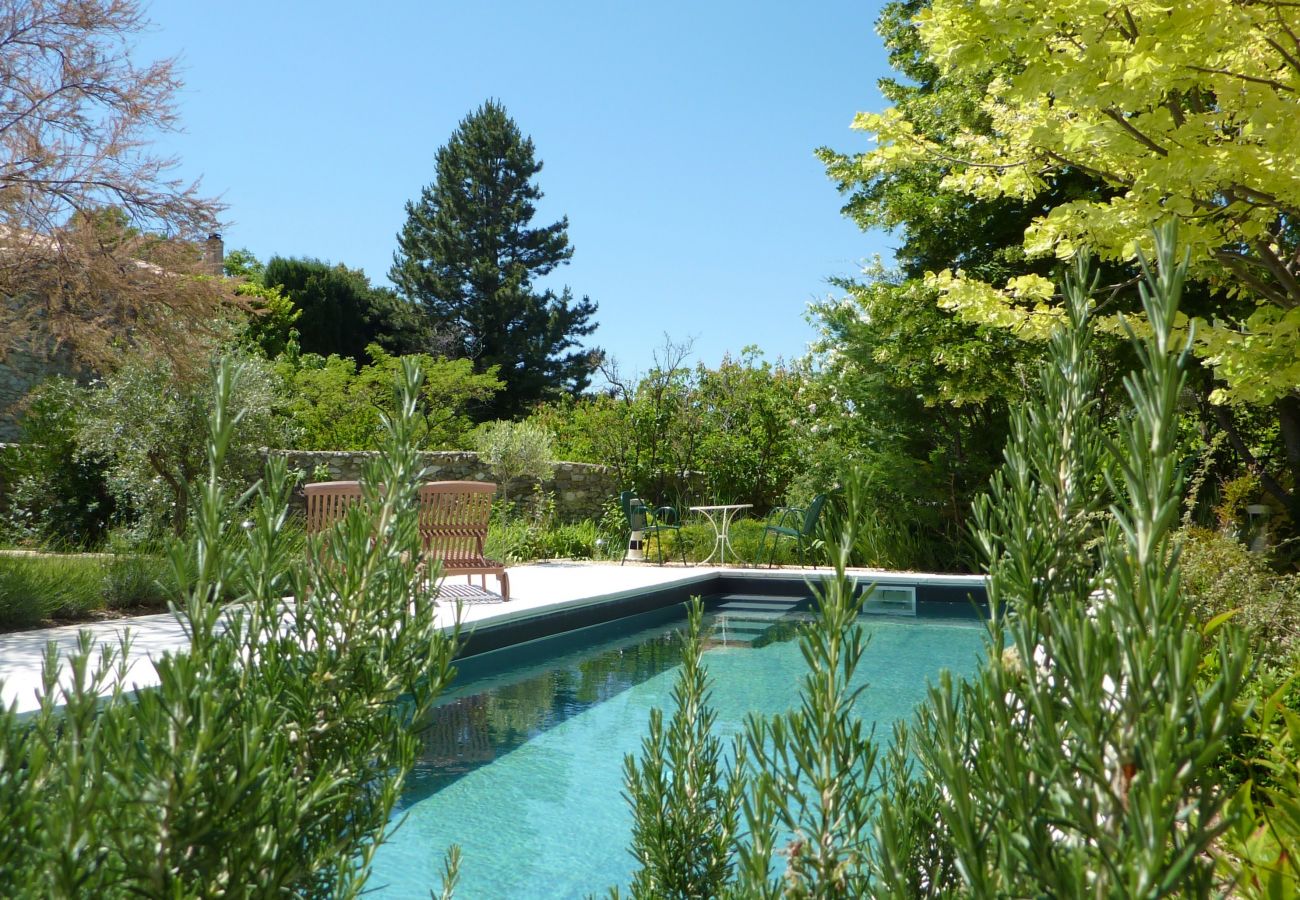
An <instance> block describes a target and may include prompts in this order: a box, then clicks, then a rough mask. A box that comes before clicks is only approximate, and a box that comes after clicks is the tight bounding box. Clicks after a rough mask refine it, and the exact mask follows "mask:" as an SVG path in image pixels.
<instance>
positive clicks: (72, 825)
mask: <svg viewBox="0 0 1300 900" xmlns="http://www.w3.org/2000/svg"><path fill="white" fill-rule="evenodd" d="M238 378H239V374H238V372H236V371H235V370H232V369H231V368H230V367H227V366H225V365H223V366H222V367H221V369H220V371H219V372H218V375H217V378H216V386H215V392H216V398H215V400H214V402H213V403H212V409H213V415H212V420H211V425H212V427H211V431H210V432H209V446H208V468H207V473H206V475H205V476H204V477H203V479H202V481H201V483H200V486H199V488H198V491H197V493H198V502H197V505H196V509H195V515H194V527H193V538H192V541H191V542H190V544H189V546H188V547H184V548H178V549H177V551H176V552H175V553H174V554H173V557H172V563H173V567H174V570H175V573H176V579H177V581H178V583H179V584H180V586H181V588H180V592H179V594H178V595H176V607H177V612H178V614H179V615H180V616H181V618H182V619H183V620H184V622H185V625H186V628H187V630H188V632H189V635H190V638H191V641H190V647H189V649H188V650H187V651H185V652H179V653H169V654H165V655H163V656H162V657H160V658H158V659H156V660H155V661H154V663H155V665H156V667H157V670H158V675H159V679H160V684H159V686H158V687H157V688H155V689H150V690H143V691H140V692H138V693H135V694H134V695H131V694H128V693H126V689H125V684H126V682H127V677H126V659H125V650H124V649H112V648H110V649H106V650H103V651H102V652H100V651H96V650H94V649H93V648H92V646H91V643H90V640H89V636H86V637H83V640H82V645H81V649H80V650H79V651H78V652H77V653H75V654H73V655H72V656H71V657H70V658H69V659H68V660H67V661H66V665H67V668H68V675H67V677H59V676H58V662H59V661H58V660H57V659H56V657H55V655H54V651H53V650H51V655H50V657H49V658H48V661H47V664H46V669H45V685H44V693H43V696H42V703H41V707H40V709H39V710H38V711H37V712H35V713H34V714H32V715H31V716H30V717H28V718H25V719H21V720H20V719H19V717H18V716H17V715H16V714H15V713H14V712H12V711H10V710H3V711H0V817H2V821H0V827H2V828H3V832H4V835H5V839H4V841H3V842H0V890H2V891H3V892H4V893H5V894H6V896H13V897H28V896H31V897H36V896H40V897H49V896H56V897H73V896H96V897H125V896H174V897H191V896H213V895H223V896H230V895H244V894H246V893H247V892H249V891H250V890H252V891H255V892H257V893H259V894H262V893H277V894H286V895H294V896H313V897H326V896H328V897H355V896H358V895H359V894H360V892H361V889H362V887H363V885H364V881H365V877H366V874H367V871H368V868H369V865H370V860H371V858H372V855H373V853H374V849H375V847H376V845H377V844H378V842H379V841H380V840H381V839H382V838H383V835H384V834H385V832H386V831H387V829H388V828H389V827H390V826H389V821H390V816H391V814H392V811H393V808H394V804H395V803H396V800H397V796H398V791H399V789H400V786H401V782H402V779H403V777H404V776H405V773H406V772H407V771H409V769H410V766H411V765H412V762H413V760H414V758H415V742H414V740H413V737H412V732H411V725H412V723H415V722H419V721H420V720H421V718H422V717H423V716H425V715H426V714H427V713H428V712H429V710H430V709H431V705H432V702H433V698H434V695H435V694H436V693H437V692H438V690H440V689H441V687H442V686H443V685H444V684H445V683H446V682H447V680H448V678H449V676H450V671H451V670H450V659H451V655H452V652H453V645H454V642H455V638H454V636H450V635H447V634H444V633H443V632H441V631H440V630H439V628H438V627H437V625H436V623H435V621H434V611H433V603H432V598H431V597H430V596H429V595H428V592H427V590H426V589H425V587H424V586H423V584H422V582H421V580H420V579H419V578H417V566H418V559H419V552H418V550H419V546H420V538H419V533H418V528H417V522H416V518H417V515H416V505H415V497H414V488H413V487H412V485H413V484H414V483H415V482H416V481H417V480H418V474H419V466H418V464H417V462H416V457H415V455H414V449H413V447H412V445H411V440H410V439H411V436H412V429H413V426H414V412H415V396H416V391H417V385H418V372H417V371H416V369H415V367H414V366H410V365H408V366H404V367H403V384H402V401H401V402H400V403H399V404H398V410H399V414H398V416H396V417H394V418H393V419H392V420H391V437H390V440H389V441H388V442H387V444H386V445H385V447H384V448H383V451H382V453H381V455H380V459H379V460H378V461H377V462H375V463H374V464H373V465H371V466H370V467H369V469H368V471H367V472H366V475H365V479H364V483H365V485H366V499H365V502H364V504H363V505H362V506H360V507H358V508H357V509H355V510H354V511H353V512H352V513H350V514H349V516H348V517H347V519H346V520H345V521H344V522H342V523H340V524H339V525H338V526H336V527H335V528H334V529H333V531H332V533H331V534H330V535H328V538H327V539H325V540H323V541H320V542H318V543H316V544H315V545H314V548H313V549H314V551H315V552H313V553H311V554H303V553H302V552H301V544H300V543H299V542H297V541H295V540H293V539H292V532H291V531H287V530H286V529H285V523H286V520H287V513H286V501H287V497H288V493H289V489H290V486H291V485H290V481H289V479H288V477H287V474H286V471H285V468H284V466H283V464H282V463H281V462H273V463H272V464H271V465H270V466H269V470H268V480H267V483H266V484H265V486H264V487H262V488H261V489H259V491H258V492H257V495H256V497H255V499H254V501H253V504H252V507H251V508H249V509H244V510H241V509H235V508H232V506H231V500H230V498H229V497H228V496H227V495H226V493H225V491H224V489H223V488H222V477H221V473H222V472H224V471H225V470H226V468H227V465H226V461H225V459H224V456H225V454H226V453H227V452H228V450H229V449H230V448H231V447H232V446H233V444H234V442H235V440H236V424H237V421H238V419H239V415H238V414H237V412H236V409H235V408H234V404H233V398H234V397H236V396H239V393H240V392H239V390H238V388H237V383H238ZM380 485H382V486H383V487H382V488H381V487H380ZM245 516H247V523H248V527H247V528H240V527H239V526H238V525H237V524H235V523H237V522H239V521H240V519H243V518H244V517H245ZM231 531H233V532H234V533H235V535H237V536H238V537H237V538H236V539H234V540H231V539H229V532H231ZM231 586H236V589H237V590H238V593H239V596H238V597H237V598H236V599H235V602H234V604H233V605H232V606H231V607H227V608H226V610H229V612H230V615H229V616H225V617H224V622H223V621H222V620H223V615H224V613H225V612H226V610H223V608H222V606H221V605H220V604H217V603H214V602H213V599H212V598H213V597H214V596H219V595H221V594H223V593H224V592H225V590H226V589H227V588H228V587H231ZM286 594H292V595H293V596H294V597H295V598H296V599H295V600H294V602H292V603H290V604H287V605H286V604H285V603H284V600H283V598H284V596H285V595H286ZM101 695H102V696H101ZM449 864H450V868H449V880H451V881H454V870H455V860H454V858H453V859H452V860H449Z"/></svg>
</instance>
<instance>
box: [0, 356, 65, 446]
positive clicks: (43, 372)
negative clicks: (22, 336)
mask: <svg viewBox="0 0 1300 900" xmlns="http://www.w3.org/2000/svg"><path fill="white" fill-rule="evenodd" d="M76 374H77V369H76V366H75V365H74V364H73V362H72V357H71V354H69V353H68V351H67V350H66V349H63V350H59V351H55V352H50V353H46V352H42V351H33V350H32V349H31V348H30V346H29V345H27V344H21V345H19V346H16V347H9V348H5V352H4V355H3V356H0V441H13V440H17V439H18V438H19V437H20V436H21V429H20V428H19V427H18V414H19V406H20V405H21V403H22V401H23V399H24V398H25V397H26V396H27V392H28V391H30V390H31V389H32V388H34V387H36V386H37V385H38V384H40V383H41V382H43V381H45V380H46V379H48V378H51V377H53V376H55V375H65V376H69V377H73V376H75V375H76Z"/></svg>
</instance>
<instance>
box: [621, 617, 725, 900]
mask: <svg viewBox="0 0 1300 900" xmlns="http://www.w3.org/2000/svg"><path fill="white" fill-rule="evenodd" d="M703 616H704V613H703V607H702V605H701V604H700V600H699V598H698V597H696V598H694V600H693V601H692V603H691V606H690V608H689V610H688V624H687V630H686V632H685V633H684V634H683V635H682V666H681V673H680V674H679V675H678V677H677V683H676V685H674V687H673V694H672V698H673V715H672V719H671V720H670V721H669V723H668V725H667V727H666V728H665V726H664V718H663V713H662V712H661V711H660V710H658V709H653V710H651V711H650V726H649V734H648V735H647V736H646V737H645V738H644V739H643V740H642V742H641V756H640V758H639V759H638V758H637V757H636V756H633V755H632V754H628V755H627V757H626V758H625V759H624V763H623V769H624V773H625V775H624V778H625V782H626V785H627V795H626V796H627V799H628V803H629V804H630V805H631V807H632V846H631V848H630V849H631V852H632V855H633V856H634V857H635V858H636V860H637V863H638V865H639V868H638V869H637V871H636V874H635V875H634V876H633V878H632V896H633V897H637V898H646V900H657V898H682V900H688V898H697V897H717V896H720V895H721V894H722V893H723V890H724V888H725V887H726V886H727V884H728V882H729V880H730V879H731V876H732V871H733V869H734V866H735V848H734V842H735V841H736V838H737V836H738V832H739V826H740V803H741V798H742V796H743V792H744V780H743V778H740V777H734V773H735V772H736V771H738V770H742V769H743V768H744V765H745V761H744V755H743V753H742V754H740V755H739V756H738V757H737V758H736V759H735V760H733V761H731V763H730V765H728V764H726V763H725V762H724V757H723V747H722V741H721V740H719V739H718V738H717V737H716V736H714V735H713V733H712V731H713V725H714V722H715V721H716V719H717V713H716V712H715V711H714V710H713V708H712V707H711V706H710V705H709V699H710V698H709V694H710V685H709V678H708V675H707V673H706V672H705V669H704V662H703V656H704V642H705V640H706V638H707V634H706V633H705V632H704V629H703V626H702V624H701V623H702V620H703Z"/></svg>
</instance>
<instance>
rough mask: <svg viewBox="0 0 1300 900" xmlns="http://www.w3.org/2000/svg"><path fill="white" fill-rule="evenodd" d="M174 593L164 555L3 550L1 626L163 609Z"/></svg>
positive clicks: (1, 559) (0, 605) (0, 593)
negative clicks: (100, 613) (95, 614)
mask: <svg viewBox="0 0 1300 900" xmlns="http://www.w3.org/2000/svg"><path fill="white" fill-rule="evenodd" d="M173 596H175V581H174V579H173V578H172V577H171V571H170V567H169V566H168V564H167V561H166V559H165V558H163V557H161V556H151V555H146V554H140V553H129V554H111V555H110V554H102V555H101V554H52V553H32V554H0V629H4V628H24V627H28V626H32V625H37V624H39V623H41V622H43V621H45V620H48V619H62V620H73V621H76V620H80V619H85V618H87V617H89V616H90V615H91V614H93V613H96V612H101V611H110V610H111V611H118V612H137V613H139V612H161V611H162V610H165V609H166V608H167V600H168V598H169V597H173Z"/></svg>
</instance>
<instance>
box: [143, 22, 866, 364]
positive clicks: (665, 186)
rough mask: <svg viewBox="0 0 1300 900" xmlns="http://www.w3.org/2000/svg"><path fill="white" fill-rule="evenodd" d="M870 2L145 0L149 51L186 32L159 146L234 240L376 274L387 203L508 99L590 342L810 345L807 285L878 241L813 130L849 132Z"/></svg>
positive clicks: (814, 289)
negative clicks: (483, 107)
mask: <svg viewBox="0 0 1300 900" xmlns="http://www.w3.org/2000/svg"><path fill="white" fill-rule="evenodd" d="M879 5H880V4H879V3H878V2H867V3H847V2H827V3H820V4H815V5H814V4H807V5H805V4H792V3H739V2H725V3H724V2H707V3H693V4H692V3H679V2H671V3H662V2H661V3H657V4H646V3H635V4H634V3H628V2H618V0H605V2H581V3H571V2H556V3H549V4H545V3H536V2H522V0H515V2H505V0H462V2H457V3H452V2H442V0H436V2H434V0H431V2H423V3H421V2H387V0H376V2H371V3H355V2H282V0H263V2H260V3H252V2H244V0H227V2H221V3H195V2H193V0H155V2H153V3H152V4H151V5H150V6H149V13H150V16H151V18H152V20H153V22H154V27H153V29H152V31H151V32H150V33H149V34H148V35H147V36H146V37H145V38H144V39H143V40H141V42H140V45H139V52H140V55H141V56H142V57H145V56H148V57H150V58H153V57H157V56H165V55H172V54H179V56H180V58H181V65H182V76H183V78H184V80H185V88H184V90H183V91H182V93H181V94H180V97H179V101H180V112H181V119H182V124H183V127H184V133H183V134H177V135H168V136H166V137H165V138H164V139H163V140H162V142H161V145H162V148H163V149H164V151H166V152H169V153H174V154H176V155H177V156H179V157H180V159H181V161H182V165H181V168H180V170H179V172H180V174H181V175H183V176H185V177H188V178H193V177H198V176H202V178H203V186H204V188H205V190H206V191H207V192H209V193H211V194H215V195H219V196H221V197H222V198H223V199H224V201H225V202H226V203H227V204H228V205H229V210H228V212H227V214H226V216H227V219H228V220H229V222H230V224H229V226H228V227H227V229H226V231H225V237H226V246H227V248H233V247H248V248H249V249H251V250H252V251H254V252H255V253H256V254H257V255H258V256H260V257H262V258H263V259H265V258H268V257H270V256H272V255H275V254H280V255H291V256H313V257H318V258H321V259H326V260H329V261H331V262H344V263H347V264H348V265H350V266H354V267H360V268H363V269H365V271H366V273H367V274H368V275H370V276H371V278H372V279H373V280H375V281H376V282H378V283H387V281H386V273H387V271H388V267H389V265H390V264H391V261H392V253H393V249H394V246H395V240H394V236H395V234H396V233H397V231H398V229H399V228H400V227H401V224H402V222H403V220H404V218H405V212H404V209H403V206H404V204H405V202H406V201H407V200H408V199H411V198H413V197H415V196H417V195H418V193H419V191H420V189H421V188H422V187H423V186H424V185H425V184H427V183H429V182H430V181H431V180H432V179H433V176H434V168H433V155H434V152H435V151H436V150H437V148H438V147H439V146H440V145H442V144H443V143H444V142H445V141H446V140H447V138H448V136H449V135H450V134H451V132H452V130H453V129H454V128H455V127H456V125H457V123H458V122H459V121H460V120H461V118H462V117H464V116H465V114H466V113H468V112H470V111H471V110H473V109H475V108H476V107H478V105H479V104H480V103H482V101H483V100H485V99H487V98H489V97H493V98H497V99H499V100H501V101H502V102H503V103H504V104H505V107H506V109H507V111H508V112H509V113H510V114H511V115H512V116H513V117H514V119H515V120H516V121H517V122H518V123H519V126H520V128H521V129H522V130H523V131H524V133H525V134H528V135H531V137H532V138H533V141H534V143H535V144H536V147H537V154H538V156H539V157H540V158H541V159H542V160H543V161H544V163H545V168H544V169H543V170H542V172H541V174H540V175H539V176H538V184H539V185H540V187H541V189H542V190H543V191H544V192H545V194H546V196H545V198H544V199H543V201H542V203H541V206H540V211H539V216H538V221H539V222H550V221H553V220H554V219H555V218H558V217H559V216H561V215H567V216H568V217H569V224H570V229H569V236H570V239H571V242H572V244H573V246H574V248H575V253H574V257H573V261H572V263H571V264H570V265H568V266H566V267H563V268H562V269H560V270H559V271H558V272H557V273H556V274H555V275H553V276H552V277H551V278H550V279H548V281H547V282H546V283H547V284H548V285H549V286H555V287H558V286H560V285H562V284H568V285H570V286H571V287H572V288H573V291H574V293H575V294H577V295H583V294H588V295H590V296H591V298H592V299H593V300H595V301H596V302H597V303H598V304H599V305H600V310H599V313H598V314H597V319H598V321H599V323H600V328H599V329H598V330H597V332H596V333H595V334H594V335H593V336H592V338H591V342H592V343H594V344H596V345H598V346H601V347H603V348H605V349H606V350H607V351H608V352H609V353H610V354H611V355H612V356H613V357H614V358H615V359H617V360H618V361H619V362H620V365H621V367H622V368H623V370H624V371H625V372H626V371H638V370H642V371H643V370H644V369H645V368H646V367H647V366H648V365H649V364H650V361H651V358H652V357H651V354H652V352H653V351H654V349H655V348H656V347H658V346H660V345H661V344H662V343H663V336H664V334H665V333H667V334H669V335H671V336H672V337H673V338H674V339H675V340H678V341H680V340H683V339H688V338H690V339H694V346H695V355H696V358H698V359H699V360H702V361H703V362H705V363H708V364H710V365H714V364H716V363H717V362H718V361H719V360H720V359H721V358H722V355H723V354H724V353H725V352H731V353H733V354H734V353H737V352H738V351H740V349H741V348H742V347H744V346H746V345H749V344H756V345H758V346H759V347H760V348H761V349H762V350H763V351H764V352H765V354H766V355H767V356H768V358H775V357H777V356H785V357H792V356H798V355H800V354H802V353H803V352H804V349H805V346H806V344H807V342H808V341H809V340H810V339H811V338H812V336H813V330H812V328H811V326H809V325H808V324H807V323H806V322H805V320H804V310H805V307H806V306H807V304H808V302H809V301H810V300H813V299H815V298H819V297H825V296H827V295H829V294H832V293H833V290H832V288H831V287H830V286H829V285H828V284H827V278H828V277H830V276H834V275H852V274H854V273H856V272H857V271H858V270H859V269H860V268H861V265H862V263H863V262H865V261H867V260H869V259H870V258H871V257H872V256H873V255H875V254H881V255H883V256H885V257H886V258H888V256H889V254H890V241H889V238H888V236H885V235H881V234H864V233H862V232H861V231H859V230H858V228H857V227H856V226H855V225H854V224H853V223H852V222H849V221H848V220H846V219H844V218H843V217H842V216H841V215H840V212H839V209H840V206H841V203H842V200H841V198H840V196H839V194H838V193H837V192H836V190H835V188H834V185H833V184H832V183H831V182H830V181H829V179H827V177H826V175H825V172H824V170H823V168H822V166H821V164H820V163H819V162H818V161H817V159H816V158H815V157H814V156H813V150H814V149H815V148H816V147H818V146H822V145H828V146H832V147H834V148H836V149H839V150H844V151H857V150H863V149H866V148H867V147H868V142H867V139H866V138H865V137H864V136H862V135H860V134H858V133H856V132H852V131H850V129H849V123H850V122H851V120H852V118H853V114H854V113H855V112H857V111H858V110H863V109H879V108H881V106H882V101H881V99H880V96H879V94H878V92H877V90H876V79H877V78H879V77H880V76H881V75H883V74H886V73H887V71H888V67H887V65H886V62H885V57H884V51H883V49H882V47H881V44H880V39H879V37H878V36H877V35H876V34H875V32H874V30H873V24H874V22H875V18H876V15H877V13H878V10H879Z"/></svg>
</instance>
